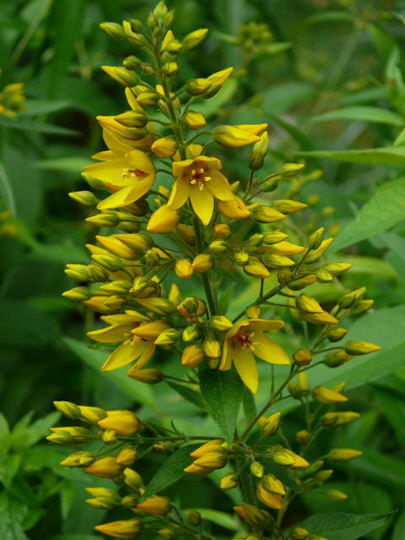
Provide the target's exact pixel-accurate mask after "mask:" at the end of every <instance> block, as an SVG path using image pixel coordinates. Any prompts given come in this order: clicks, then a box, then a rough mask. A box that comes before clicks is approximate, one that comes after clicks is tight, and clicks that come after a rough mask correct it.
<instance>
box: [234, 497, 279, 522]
mask: <svg viewBox="0 0 405 540" xmlns="http://www.w3.org/2000/svg"><path fill="white" fill-rule="evenodd" d="M233 509H234V511H235V512H236V514H238V516H239V517H240V518H241V519H243V520H244V521H246V523H249V525H251V526H252V527H260V528H263V527H266V526H268V525H269V523H271V520H272V517H271V515H270V514H269V513H268V512H266V510H261V509H260V508H256V507H255V506H253V505H251V504H248V503H242V504H241V505H240V506H234V507H233Z"/></svg>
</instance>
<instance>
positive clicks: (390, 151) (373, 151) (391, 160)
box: [298, 146, 405, 167]
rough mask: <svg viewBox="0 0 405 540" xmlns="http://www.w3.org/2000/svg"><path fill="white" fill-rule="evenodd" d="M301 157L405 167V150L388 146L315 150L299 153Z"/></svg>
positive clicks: (400, 147)
mask: <svg viewBox="0 0 405 540" xmlns="http://www.w3.org/2000/svg"><path fill="white" fill-rule="evenodd" d="M298 154H299V155H300V156H303V157H309V158H327V159H337V160H338V161H348V162H349V163H362V164H364V165H398V166H400V167H403V166H404V165H405V148H403V147H402V146H399V147H395V146H387V147H386V148H367V149H365V150H314V151H311V152H298Z"/></svg>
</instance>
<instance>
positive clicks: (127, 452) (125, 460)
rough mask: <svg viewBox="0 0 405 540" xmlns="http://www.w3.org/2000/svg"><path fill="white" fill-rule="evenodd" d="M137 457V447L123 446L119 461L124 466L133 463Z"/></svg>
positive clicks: (118, 457)
mask: <svg viewBox="0 0 405 540" xmlns="http://www.w3.org/2000/svg"><path fill="white" fill-rule="evenodd" d="M135 457H136V448H123V449H122V450H120V452H119V453H118V456H117V463H118V465H121V466H122V467H128V465H132V464H133V462H134V461H135Z"/></svg>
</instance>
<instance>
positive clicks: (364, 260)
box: [328, 244, 399, 280]
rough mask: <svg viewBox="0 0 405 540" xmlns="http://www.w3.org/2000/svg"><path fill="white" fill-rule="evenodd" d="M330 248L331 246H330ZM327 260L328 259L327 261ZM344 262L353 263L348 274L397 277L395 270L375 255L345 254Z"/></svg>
mask: <svg viewBox="0 0 405 540" xmlns="http://www.w3.org/2000/svg"><path fill="white" fill-rule="evenodd" d="M332 246H333V244H332ZM331 249H332V247H331ZM328 262H329V261H328ZM345 263H350V264H351V265H353V266H352V267H351V268H350V274H352V275H353V274H367V275H370V276H372V277H373V278H374V279H386V280H393V279H398V278H399V276H398V274H397V272H395V270H394V269H393V268H392V266H391V265H390V264H389V263H387V262H386V261H383V260H382V259H377V258H376V257H363V256H362V255H350V256H347V255H345Z"/></svg>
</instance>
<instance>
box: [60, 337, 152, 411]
mask: <svg viewBox="0 0 405 540" xmlns="http://www.w3.org/2000/svg"><path fill="white" fill-rule="evenodd" d="M63 342H64V343H65V345H66V346H67V347H68V348H69V349H70V350H71V351H72V352H73V353H74V354H76V356H78V357H79V358H80V359H81V360H83V361H84V362H85V364H86V365H88V366H89V367H90V368H92V369H94V370H95V371H97V372H98V373H100V374H101V375H103V376H104V377H106V378H107V379H109V380H110V381H111V382H113V383H114V384H115V385H116V386H117V387H118V388H120V389H121V390H122V391H123V392H124V393H125V394H127V395H128V396H130V397H131V398H132V399H133V400H134V402H136V403H141V404H142V405H146V406H147V407H150V408H151V409H154V408H155V407H156V405H155V401H154V398H153V393H152V390H151V388H150V386H148V385H147V384H143V383H141V382H138V381H135V380H133V379H130V378H129V377H128V376H127V375H126V373H125V371H124V372H123V371H122V370H113V371H100V366H101V365H102V364H103V362H104V361H105V360H106V358H107V353H106V352H105V351H99V350H97V349H91V348H90V347H87V346H86V345H85V344H84V343H82V342H81V341H78V340H76V339H73V338H70V337H64V338H63Z"/></svg>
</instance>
